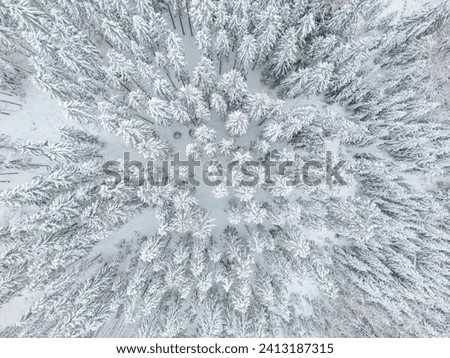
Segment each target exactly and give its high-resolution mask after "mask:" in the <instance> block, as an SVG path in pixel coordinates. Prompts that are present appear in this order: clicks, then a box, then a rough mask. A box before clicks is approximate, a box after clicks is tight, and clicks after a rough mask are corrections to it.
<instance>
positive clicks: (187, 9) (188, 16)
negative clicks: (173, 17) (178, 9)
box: [186, 0, 194, 37]
mask: <svg viewBox="0 0 450 358" xmlns="http://www.w3.org/2000/svg"><path fill="white" fill-rule="evenodd" d="M186 13H187V18H188V23H189V31H190V32H191V36H192V37H194V32H193V31H192V23H191V15H190V14H189V0H186Z"/></svg>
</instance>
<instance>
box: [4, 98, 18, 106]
mask: <svg viewBox="0 0 450 358" xmlns="http://www.w3.org/2000/svg"><path fill="white" fill-rule="evenodd" d="M0 102H3V103H8V104H12V105H14V106H18V107H21V106H22V105H21V104H20V103H15V102H11V101H5V100H4V99H0Z"/></svg>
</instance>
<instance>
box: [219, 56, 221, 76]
mask: <svg viewBox="0 0 450 358" xmlns="http://www.w3.org/2000/svg"><path fill="white" fill-rule="evenodd" d="M221 74H222V57H221V58H220V59H219V75H221Z"/></svg>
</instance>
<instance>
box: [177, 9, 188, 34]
mask: <svg viewBox="0 0 450 358" xmlns="http://www.w3.org/2000/svg"><path fill="white" fill-rule="evenodd" d="M178 17H179V18H180V26H181V32H182V33H183V36H184V35H186V33H185V32H184V26H183V21H182V20H181V11H180V12H179V13H178Z"/></svg>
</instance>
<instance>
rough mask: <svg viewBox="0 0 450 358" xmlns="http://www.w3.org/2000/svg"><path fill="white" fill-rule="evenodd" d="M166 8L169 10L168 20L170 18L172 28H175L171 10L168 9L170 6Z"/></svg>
mask: <svg viewBox="0 0 450 358" xmlns="http://www.w3.org/2000/svg"><path fill="white" fill-rule="evenodd" d="M167 9H168V10H169V15H170V20H172V25H173V29H174V30H176V29H177V27H176V26H175V21H174V20H173V15H172V10H170V6H167Z"/></svg>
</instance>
